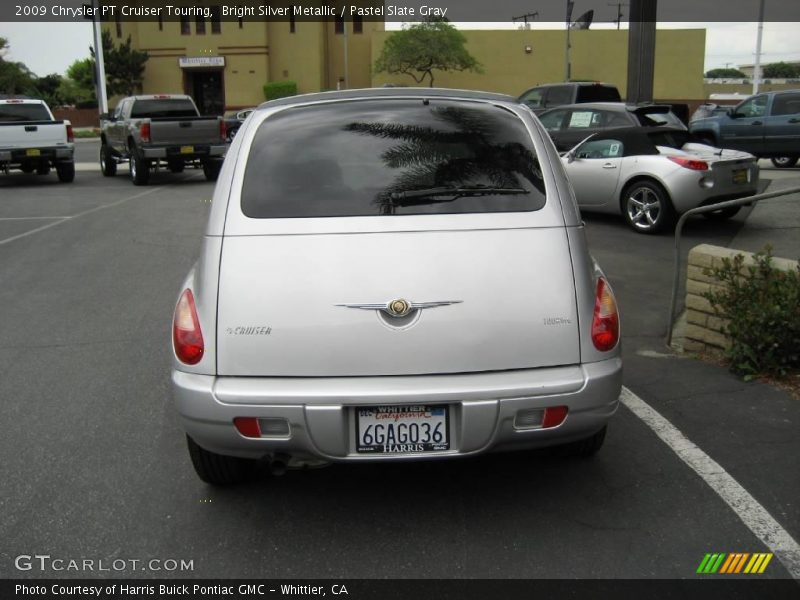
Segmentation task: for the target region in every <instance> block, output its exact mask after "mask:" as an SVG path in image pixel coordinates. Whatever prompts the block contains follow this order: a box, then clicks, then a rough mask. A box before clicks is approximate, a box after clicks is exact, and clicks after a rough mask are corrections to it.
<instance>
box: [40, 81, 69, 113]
mask: <svg viewBox="0 0 800 600" xmlns="http://www.w3.org/2000/svg"><path fill="white" fill-rule="evenodd" d="M61 82H62V77H61V75H59V74H58V73H51V74H50V75H45V76H44V77H38V78H37V79H36V90H37V92H38V93H37V96H39V97H40V98H41V99H42V100H44V101H45V102H47V104H48V105H49V106H50V107H51V108H52V107H53V106H59V105H60V104H64V101H63V100H62V99H61V96H60V94H59V93H58V90H59V88H60V87H61Z"/></svg>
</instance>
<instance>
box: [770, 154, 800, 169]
mask: <svg viewBox="0 0 800 600" xmlns="http://www.w3.org/2000/svg"><path fill="white" fill-rule="evenodd" d="M770 160H771V161H772V164H773V165H775V166H776V167H777V168H778V169H790V168H791V167H793V166H795V165H796V164H797V157H796V156H776V157H775V158H771V159H770Z"/></svg>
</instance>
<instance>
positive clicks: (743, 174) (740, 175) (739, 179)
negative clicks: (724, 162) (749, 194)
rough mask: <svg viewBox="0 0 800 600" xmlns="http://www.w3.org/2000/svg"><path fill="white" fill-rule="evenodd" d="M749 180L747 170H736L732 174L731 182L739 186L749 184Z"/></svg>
mask: <svg viewBox="0 0 800 600" xmlns="http://www.w3.org/2000/svg"><path fill="white" fill-rule="evenodd" d="M749 179H750V178H749V177H748V170H747V169H734V170H733V171H732V172H731V180H732V181H733V183H735V184H737V185H739V184H742V183H747V182H748V180H749Z"/></svg>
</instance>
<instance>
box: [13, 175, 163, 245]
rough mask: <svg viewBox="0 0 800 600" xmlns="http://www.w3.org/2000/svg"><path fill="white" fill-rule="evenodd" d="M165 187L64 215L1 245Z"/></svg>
mask: <svg viewBox="0 0 800 600" xmlns="http://www.w3.org/2000/svg"><path fill="white" fill-rule="evenodd" d="M163 189H164V188H163V187H156V188H150V189H149V190H145V191H144V192H141V193H139V194H135V195H133V196H128V197H127V198H123V199H122V200H117V201H116V202H112V203H111V204H103V205H102V206H95V207H94V208H90V209H89V210H85V211H83V212H80V213H78V214H75V215H72V216H71V217H63V218H61V220H60V221H55V222H54V223H48V224H47V225H42V226H41V227H37V228H36V229H31V230H30V231H26V232H25V233H20V234H19V235H14V236H11V237H10V238H6V239H4V240H0V246H2V245H3V244H8V243H9V242H13V241H15V240H18V239H20V238H24V237H27V236H29V235H33V234H34V233H39V232H40V231H44V230H45V229H50V228H51V227H55V226H56V225H61V224H62V223H66V222H67V221H70V220H72V219H77V218H78V217H83V216H84V215H88V214H90V213H93V212H96V211H98V210H103V209H106V208H113V207H114V206H119V205H120V204H122V203H123V202H127V201H128V200H134V199H136V198H141V197H142V196H147V195H148V194H152V193H153V192H158V191H160V190H163Z"/></svg>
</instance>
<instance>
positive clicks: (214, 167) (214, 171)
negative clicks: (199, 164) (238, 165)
mask: <svg viewBox="0 0 800 600" xmlns="http://www.w3.org/2000/svg"><path fill="white" fill-rule="evenodd" d="M220 169H222V161H218V160H207V161H204V162H203V175H205V176H206V179H207V180H208V181H216V180H217V178H218V177H219V171H220Z"/></svg>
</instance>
